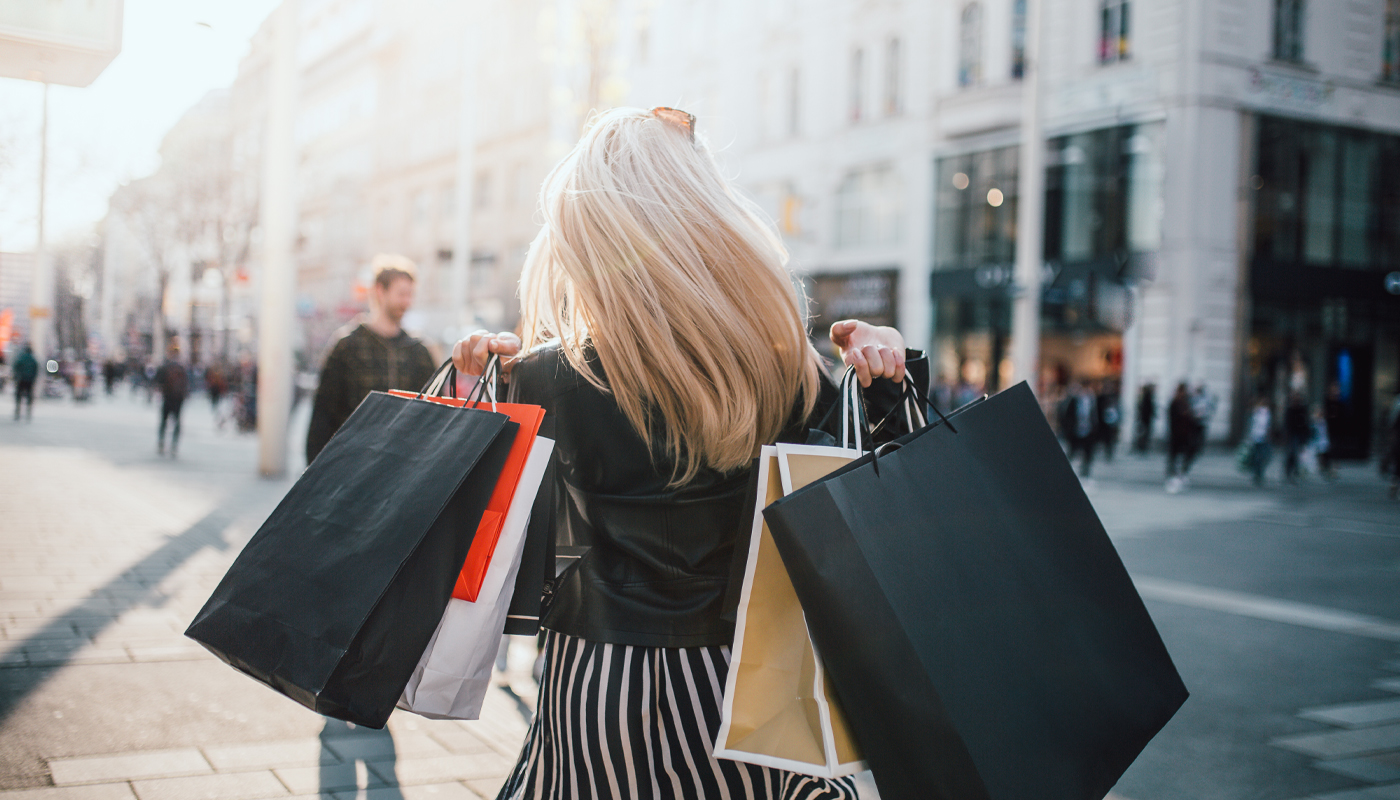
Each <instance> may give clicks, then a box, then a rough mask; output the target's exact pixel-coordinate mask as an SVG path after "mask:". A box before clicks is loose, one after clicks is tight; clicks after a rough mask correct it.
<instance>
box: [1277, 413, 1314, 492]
mask: <svg viewBox="0 0 1400 800" xmlns="http://www.w3.org/2000/svg"><path fill="white" fill-rule="evenodd" d="M1311 439H1312V420H1311V419H1310V417H1309V414H1308V402H1307V400H1305V399H1304V398H1303V393H1302V392H1298V391H1295V392H1293V393H1291V394H1290V395H1289V396H1288V405H1287V406H1285V407H1284V410H1283V446H1284V459H1283V477H1284V478H1285V479H1286V480H1287V481H1288V482H1289V483H1297V481H1298V474H1299V472H1300V470H1299V466H1300V465H1301V463H1302V462H1301V456H1302V454H1303V448H1304V447H1306V446H1307V444H1308V441H1309V440H1311Z"/></svg>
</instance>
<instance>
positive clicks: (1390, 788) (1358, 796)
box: [1313, 783, 1400, 800]
mask: <svg viewBox="0 0 1400 800" xmlns="http://www.w3.org/2000/svg"><path fill="white" fill-rule="evenodd" d="M1313 797H1314V798H1316V799H1317V800H1400V783H1391V784H1387V785H1385V786H1368V787H1366V788H1364V789H1343V790H1342V791H1340V792H1328V793H1327V794H1315V795H1313Z"/></svg>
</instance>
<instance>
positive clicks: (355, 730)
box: [319, 719, 403, 800]
mask: <svg viewBox="0 0 1400 800" xmlns="http://www.w3.org/2000/svg"><path fill="white" fill-rule="evenodd" d="M328 756H329V757H328ZM337 760H339V761H340V762H342V763H335V762H336V761H337ZM370 762H373V765H372V766H371V764H370ZM397 762H398V754H397V753H396V752H395V750H394V737H393V735H392V734H391V733H390V732H389V729H388V728H384V729H382V730H375V729H374V728H365V727H362V726H359V725H355V724H353V723H349V722H343V721H341V720H338V719H327V720H326V724H325V726H324V727H323V728H321V775H320V780H319V791H320V792H321V795H322V796H323V797H324V796H327V795H329V794H330V793H332V792H353V791H355V790H356V789H357V788H358V783H359V776H358V775H357V774H356V772H357V770H358V768H359V765H360V764H364V765H365V772H366V774H367V776H368V777H369V779H370V782H369V787H370V788H374V789H375V792H374V797H375V798H376V800H403V793H402V792H400V791H399V787H398V783H399V781H398V777H397V774H396V769H395V765H396V763H397ZM376 777H378V778H379V779H380V780H382V781H383V782H384V783H387V784H388V786H384V787H382V788H376V786H375V778H376Z"/></svg>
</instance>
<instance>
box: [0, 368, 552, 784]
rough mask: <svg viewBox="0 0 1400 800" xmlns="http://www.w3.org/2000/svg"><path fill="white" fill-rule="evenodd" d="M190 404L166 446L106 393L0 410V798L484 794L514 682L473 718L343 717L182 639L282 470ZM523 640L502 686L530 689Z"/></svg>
mask: <svg viewBox="0 0 1400 800" xmlns="http://www.w3.org/2000/svg"><path fill="white" fill-rule="evenodd" d="M201 400H202V398H198V397H196V398H191V400H190V402H189V403H187V406H186V410H185V420H184V422H185V431H184V436H183V437H182V442H181V447H180V458H179V459H178V460H171V459H168V458H165V459H162V458H157V457H156V455H155V442H154V436H153V434H154V428H155V409H154V407H152V406H147V405H145V404H144V403H143V402H140V401H139V400H132V399H130V398H128V397H126V396H123V395H119V396H118V397H117V398H115V399H112V400H109V399H107V398H99V399H98V400H97V401H95V402H94V403H92V404H89V405H85V406H78V405H75V404H72V403H71V402H55V401H48V402H43V403H40V404H39V405H37V406H36V409H35V421H34V422H33V423H32V424H22V423H13V422H11V421H10V420H9V419H3V420H0V519H2V520H4V523H3V529H2V530H0V798H3V800H107V799H108V798H123V800H132V799H135V798H139V800H189V799H190V798H210V799H211V800H235V799H240V800H257V799H258V798H273V797H305V798H311V797H320V798H336V799H337V800H347V799H348V798H355V797H362V798H370V799H371V800H392V799H395V798H403V799H404V800H415V799H416V798H428V797H432V798H439V799H440V800H455V799H456V798H477V797H488V798H489V797H494V796H495V793H496V791H497V789H498V788H499V784H500V782H501V781H502V780H503V779H504V777H505V775H506V774H507V772H508V771H509V769H510V768H511V767H512V766H513V764H514V760H515V757H516V755H517V754H518V750H519V746H520V742H521V740H522V738H523V736H524V733H525V728H526V718H525V715H526V714H528V708H527V707H525V705H524V704H523V703H522V702H521V701H520V700H518V699H517V698H516V696H515V695H514V694H511V693H508V692H507V691H505V690H498V691H493V692H492V693H491V695H490V696H489V698H488V700H487V704H486V708H485V710H484V712H483V719H482V720H480V721H477V722H464V723H457V722H438V721H430V720H426V719H423V718H420V717H416V716H414V715H411V714H404V713H401V712H399V713H396V714H395V715H394V717H393V718H392V719H391V720H390V723H389V726H388V729H387V732H381V731H373V730H369V729H363V728H359V729H356V728H353V727H352V726H349V725H346V724H344V723H340V722H334V721H331V722H328V721H327V720H325V719H324V718H322V717H321V716H319V715H317V714H315V713H313V712H311V711H308V710H306V709H304V708H302V707H301V706H299V705H297V704H295V703H293V702H292V701H290V700H288V699H286V698H284V697H282V696H280V695H278V694H277V693H275V692H273V691H272V690H270V689H267V688H266V687H263V686H262V685H260V684H257V683H256V682H254V681H252V680H251V679H249V678H247V677H245V676H242V675H240V674H239V673H237V672H236V671H234V670H233V669H231V668H229V667H228V666H226V665H225V664H223V663H222V662H220V661H218V660H217V659H216V658H214V657H213V656H212V655H210V654H209V653H208V652H207V651H205V650H204V649H203V648H201V647H199V646H198V645H195V644H194V643H193V642H191V641H190V640H188V639H185V638H184V637H183V636H182V632H183V630H184V627H185V625H186V624H187V623H188V621H189V620H190V619H191V618H192V617H193V615H194V614H195V612H196V611H197V610H198V609H199V607H200V606H201V605H203V603H204V600H205V599H206V598H207V597H208V594H209V592H210V591H212V589H213V587H214V585H215V584H216V583H217V581H218V580H219V578H220V577H222V575H223V573H224V572H225V570H226V569H227V568H228V566H229V564H230V563H231V562H232V560H233V558H234V557H235V556H236V555H237V553H238V551H239V550H240V549H241V548H242V546H243V544H244V543H245V542H246V541H247V539H248V538H249V537H250V536H251V535H252V533H253V532H254V530H255V529H256V527H257V525H258V524H259V523H260V522H261V521H262V519H263V518H264V517H266V515H267V514H268V513H269V512H270V511H271V509H272V507H273V506H274V505H275V504H276V502H277V501H278V500H279V499H280V498H281V496H282V494H283V493H284V492H285V491H286V489H287V487H288V486H290V482H289V481H286V480H282V481H268V480H262V479H259V478H258V477H256V475H255V474H254V464H255V462H256V441H255V439H253V438H252V437H238V436H234V435H233V434H231V433H223V434H220V433H219V432H217V431H216V430H215V429H214V426H213V423H212V415H211V414H210V411H209V406H208V405H207V403H204V402H201ZM303 412H304V409H303ZM301 422H302V424H303V425H304V419H303V420H301ZM295 462H296V460H295V459H294V470H295V469H299V468H300V464H299V463H295ZM522 642H523V644H524V645H525V647H524V650H525V651H526V652H524V653H520V652H517V653H515V654H514V655H515V658H514V659H513V665H512V666H513V668H516V669H517V670H518V671H516V672H513V674H511V675H509V676H502V682H505V681H507V680H508V681H509V682H510V684H511V685H512V686H514V687H515V689H516V691H519V692H521V693H522V694H524V695H526V696H527V697H528V698H529V700H530V702H533V699H534V698H533V694H532V693H531V692H532V687H533V683H532V682H531V681H530V679H529V677H528V669H529V662H530V652H529V651H532V650H533V646H532V642H531V641H530V640H522ZM522 655H523V659H522V658H521V657H520V656H522ZM522 661H523V662H524V663H521V662H522Z"/></svg>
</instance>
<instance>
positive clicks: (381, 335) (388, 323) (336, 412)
mask: <svg viewBox="0 0 1400 800" xmlns="http://www.w3.org/2000/svg"><path fill="white" fill-rule="evenodd" d="M373 268H374V284H373V288H372V292H371V305H370V315H369V319H367V320H366V321H364V322H362V323H360V324H358V325H356V326H355V327H354V328H353V329H351V330H350V331H348V332H346V333H345V334H344V335H342V336H341V337H340V340H339V341H337V342H336V343H335V346H334V347H332V348H331V352H330V354H329V355H327V356H326V363H325V366H324V367H323V368H322V369H321V380H320V384H319V385H318V386H317V387H316V399H315V401H314V403H313V404H312V407H311V427H310V429H309V430H308V431H307V433H306V463H308V464H310V463H311V462H312V461H313V460H314V459H315V458H316V455H317V454H318V453H320V452H321V448H323V447H325V446H326V442H329V441H330V439H331V437H332V436H334V435H335V432H336V431H338V430H340V426H341V425H343V424H345V420H347V419H349V418H350V414H351V413H352V412H354V410H355V407H356V406H358V405H359V404H360V401H361V400H363V399H365V396H366V395H368V394H369V393H370V392H385V391H388V390H390V389H418V388H421V387H422V386H423V384H425V383H427V382H428V379H429V378H431V377H432V375H433V370H434V364H433V357H432V356H431V355H429V353H428V348H427V347H424V346H423V343H422V342H420V341H418V340H417V339H415V338H413V337H412V336H409V335H408V334H407V333H406V332H404V330H403V328H402V327H401V325H402V324H403V315H404V314H405V313H406V312H407V311H408V309H409V307H410V306H412V305H413V293H414V289H415V282H416V278H417V270H416V268H415V267H414V266H413V262H412V261H409V260H408V259H407V258H404V257H403V256H397V255H384V254H381V255H377V256H375V257H374V262H373Z"/></svg>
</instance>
